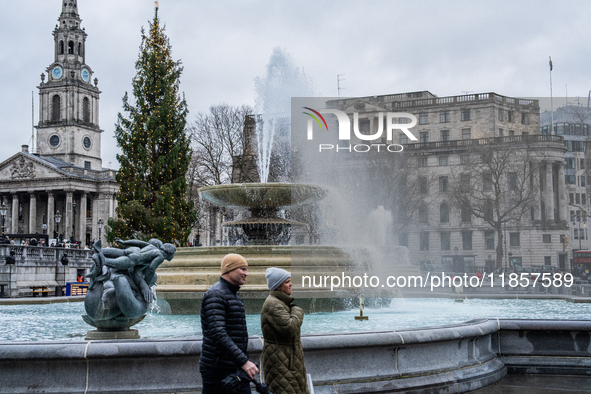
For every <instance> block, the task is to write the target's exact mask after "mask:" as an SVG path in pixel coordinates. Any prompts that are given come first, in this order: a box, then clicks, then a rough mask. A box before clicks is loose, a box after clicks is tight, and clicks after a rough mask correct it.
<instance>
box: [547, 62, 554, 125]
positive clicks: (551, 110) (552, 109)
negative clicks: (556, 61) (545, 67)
mask: <svg viewBox="0 0 591 394" xmlns="http://www.w3.org/2000/svg"><path fill="white" fill-rule="evenodd" d="M548 59H549V61H548V63H549V64H550V116H551V118H550V119H551V120H550V134H554V105H553V103H552V57H551V56H548Z"/></svg>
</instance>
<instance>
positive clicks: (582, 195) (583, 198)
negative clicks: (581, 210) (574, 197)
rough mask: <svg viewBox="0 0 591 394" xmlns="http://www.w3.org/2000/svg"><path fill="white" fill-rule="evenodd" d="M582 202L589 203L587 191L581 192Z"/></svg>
mask: <svg viewBox="0 0 591 394" xmlns="http://www.w3.org/2000/svg"><path fill="white" fill-rule="evenodd" d="M581 204H583V205H587V195H586V194H585V193H582V194H581Z"/></svg>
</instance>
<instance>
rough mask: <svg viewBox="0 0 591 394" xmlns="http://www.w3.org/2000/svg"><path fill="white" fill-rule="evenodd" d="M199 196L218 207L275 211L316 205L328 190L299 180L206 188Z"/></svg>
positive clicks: (203, 188) (200, 190) (200, 191)
mask: <svg viewBox="0 0 591 394" xmlns="http://www.w3.org/2000/svg"><path fill="white" fill-rule="evenodd" d="M199 195H200V196H201V197H202V198H203V199H205V200H206V201H209V202H211V203H213V204H215V205H218V206H223V207H247V208H251V209H271V210H273V209H287V208H295V207H299V206H303V205H308V204H312V203H314V202H316V201H319V200H321V199H323V198H324V197H325V196H326V190H325V189H323V188H321V187H320V186H315V185H305V184H298V183H232V184H229V185H214V186H206V187H202V188H200V189H199Z"/></svg>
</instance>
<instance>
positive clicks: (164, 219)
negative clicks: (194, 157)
mask: <svg viewBox="0 0 591 394" xmlns="http://www.w3.org/2000/svg"><path fill="white" fill-rule="evenodd" d="M181 72H182V67H181V65H180V62H179V61H174V60H173V59H172V58H171V46H170V43H169V41H168V38H167V37H166V35H165V34H164V27H161V26H160V21H159V19H158V9H157V8H156V10H155V14H154V20H153V22H152V23H151V24H150V31H149V34H146V33H145V31H144V29H143V28H142V44H141V46H140V55H139V59H138V61H137V62H136V75H135V78H134V79H133V96H134V98H135V100H130V99H129V97H128V95H127V93H126V94H125V96H124V98H123V110H124V114H121V113H119V116H118V121H117V127H116V131H115V137H116V139H117V144H118V146H119V147H120V148H121V154H119V155H117V160H118V161H119V163H120V169H119V171H118V173H117V176H116V179H117V181H118V182H119V183H120V185H121V188H120V189H119V193H118V195H117V201H118V207H117V217H116V218H112V219H110V220H109V227H110V229H107V233H106V234H107V240H109V241H112V240H113V239H114V238H115V237H120V238H131V237H134V236H136V237H137V238H140V239H149V238H159V239H161V240H163V241H164V242H170V241H171V240H176V241H178V242H180V243H181V244H183V245H184V244H186V242H187V237H188V235H189V232H190V231H191V226H192V224H193V221H194V218H195V212H194V208H193V202H192V201H188V200H187V198H186V191H187V184H186V177H185V175H186V173H187V169H188V166H189V161H190V157H191V152H190V147H189V138H188V136H187V132H186V129H185V125H186V116H187V113H188V111H187V104H186V102H185V99H184V97H183V96H181V95H180V94H179V84H180V82H179V77H180V75H181Z"/></svg>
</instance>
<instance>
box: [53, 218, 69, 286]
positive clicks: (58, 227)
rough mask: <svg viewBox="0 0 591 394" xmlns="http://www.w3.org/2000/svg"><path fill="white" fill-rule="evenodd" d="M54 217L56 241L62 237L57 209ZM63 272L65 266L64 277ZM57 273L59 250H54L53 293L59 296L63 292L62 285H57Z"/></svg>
mask: <svg viewBox="0 0 591 394" xmlns="http://www.w3.org/2000/svg"><path fill="white" fill-rule="evenodd" d="M54 219H55V224H56V229H57V238H58V242H61V241H60V240H61V238H62V237H61V234H60V221H61V220H62V215H60V211H57V212H56V213H55V216H54ZM58 250H59V249H58ZM65 272H66V268H65V267H64V277H65ZM58 273H59V252H58V251H56V252H55V281H56V282H57V283H58V285H57V286H56V287H55V295H56V296H61V295H62V294H63V293H62V287H61V286H60V285H59V281H58Z"/></svg>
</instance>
